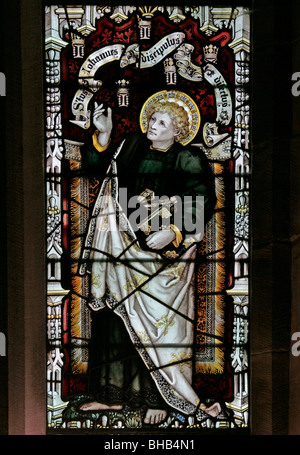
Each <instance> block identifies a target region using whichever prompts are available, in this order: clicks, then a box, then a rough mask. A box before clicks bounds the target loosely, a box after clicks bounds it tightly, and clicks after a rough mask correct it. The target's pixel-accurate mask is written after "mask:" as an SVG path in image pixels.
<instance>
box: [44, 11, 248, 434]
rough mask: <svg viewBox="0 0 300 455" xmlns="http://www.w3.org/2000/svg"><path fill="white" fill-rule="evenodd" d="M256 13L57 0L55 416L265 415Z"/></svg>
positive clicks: (69, 424) (49, 165)
mask: <svg viewBox="0 0 300 455" xmlns="http://www.w3.org/2000/svg"><path fill="white" fill-rule="evenodd" d="M249 64H250V13H249V10H248V9H247V8H245V7H242V6H241V7H239V6H236V7H234V8H233V7H232V6H230V5H228V7H215V6H209V5H208V6H193V7H187V6H186V7H183V6H159V5H158V6H124V5H121V6H98V5H86V4H84V5H72V6H61V5H49V6H46V7H45V87H46V100H45V110H46V112H45V119H46V125H45V135H46V137H45V161H46V195H47V201H46V204H47V333H48V345H47V346H48V351H47V397H48V398H47V400H48V401H47V415H48V427H49V429H54V430H55V429H57V430H60V431H62V430H66V431H67V430H68V429H74V428H78V429H80V428H85V429H91V430H93V431H96V432H99V433H101V432H103V431H106V430H109V431H112V432H113V431H114V430H115V431H116V432H117V431H118V432H119V431H124V432H125V433H126V431H132V430H137V431H141V432H143V431H151V429H152V428H155V429H157V428H159V430H160V431H162V432H163V431H166V432H174V433H175V434H176V431H178V430H182V429H184V430H186V431H196V432H200V433H201V431H203V430H208V429H214V430H216V429H218V430H219V431H220V432H222V430H224V429H228V430H231V429H236V428H247V427H248V420H249V415H248V406H249V389H248V384H249V365H248V355H249V351H248V330H249V321H248V313H249V305H248V294H249V292H248V286H249V282H248V279H249V275H248V263H249V191H250V188H249V176H250V129H249V125H250V100H249V84H250V71H249Z"/></svg>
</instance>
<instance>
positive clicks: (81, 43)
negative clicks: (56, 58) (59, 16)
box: [71, 33, 85, 58]
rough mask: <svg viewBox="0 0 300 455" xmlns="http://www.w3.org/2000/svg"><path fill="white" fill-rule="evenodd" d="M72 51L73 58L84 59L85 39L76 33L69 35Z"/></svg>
mask: <svg viewBox="0 0 300 455" xmlns="http://www.w3.org/2000/svg"><path fill="white" fill-rule="evenodd" d="M71 39H72V49H73V57H74V58H83V57H84V48H85V39H84V38H82V37H81V36H79V35H77V34H76V33H71Z"/></svg>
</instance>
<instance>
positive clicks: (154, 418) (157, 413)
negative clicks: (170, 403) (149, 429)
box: [144, 409, 167, 425]
mask: <svg viewBox="0 0 300 455" xmlns="http://www.w3.org/2000/svg"><path fill="white" fill-rule="evenodd" d="M166 417H167V411H165V410H163V409H147V412H146V415H145V418H144V422H145V423H147V424H148V423H150V424H151V425H155V424H158V423H160V422H162V421H163V420H164V419H165V418H166Z"/></svg>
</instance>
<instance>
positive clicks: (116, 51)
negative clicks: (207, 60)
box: [71, 32, 232, 129]
mask: <svg viewBox="0 0 300 455" xmlns="http://www.w3.org/2000/svg"><path fill="white" fill-rule="evenodd" d="M184 38H185V34H184V33H182V32H175V33H170V34H169V35H167V36H165V37H164V38H162V39H161V40H160V41H158V42H157V43H156V44H155V45H154V46H152V47H151V48H150V49H148V50H146V51H142V52H140V48H139V45H138V44H137V43H134V44H131V45H129V46H127V48H126V49H125V45H123V44H115V45H110V46H105V47H103V48H101V49H98V50H97V51H95V52H93V53H92V54H91V55H90V56H89V57H88V58H87V59H86V60H85V62H84V63H83V65H82V67H81V68H80V71H79V76H78V78H79V83H80V84H81V85H82V86H83V88H82V89H79V90H78V91H77V92H76V94H75V96H74V99H73V101H72V113H73V115H74V116H75V120H71V122H72V123H74V124H76V125H78V126H80V127H81V128H83V129H88V128H89V127H90V124H91V111H89V110H88V104H89V102H90V101H91V99H92V98H93V96H94V94H95V93H96V92H97V91H98V90H99V89H100V87H101V85H102V82H101V81H96V80H95V79H94V78H95V75H96V72H97V71H98V69H99V68H100V67H101V66H103V65H105V64H107V63H111V62H112V61H115V60H120V67H121V68H125V67H126V66H129V65H133V64H135V65H136V66H138V67H139V68H141V69H144V68H150V67H152V66H155V65H157V64H158V63H159V62H161V61H162V60H163V59H165V58H166V57H167V55H169V54H170V53H172V52H174V51H177V52H176V54H174V59H175V61H176V66H177V70H178V73H179V74H180V75H181V76H182V77H183V78H185V79H188V80H191V81H195V82H200V81H202V80H203V78H205V79H206V80H207V82H209V83H210V84H211V85H212V87H213V88H214V92H215V98H216V106H217V119H216V121H217V122H218V123H220V124H222V125H228V124H229V123H230V121H231V118H232V101H231V96H230V92H229V89H228V87H227V84H226V81H225V79H224V77H223V76H222V74H221V73H220V72H219V71H218V70H217V69H216V68H215V67H214V66H213V65H212V64H207V65H206V66H205V67H204V69H203V70H202V68H201V67H199V66H196V65H194V64H193V63H192V62H191V58H192V54H193V51H194V46H192V45H191V44H187V43H184V42H183V41H184Z"/></svg>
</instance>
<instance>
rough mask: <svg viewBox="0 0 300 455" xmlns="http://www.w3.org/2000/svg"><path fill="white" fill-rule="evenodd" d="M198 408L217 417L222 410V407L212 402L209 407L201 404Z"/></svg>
mask: <svg viewBox="0 0 300 455" xmlns="http://www.w3.org/2000/svg"><path fill="white" fill-rule="evenodd" d="M200 408H201V410H202V411H204V412H206V414H208V415H210V416H211V417H217V416H218V415H219V414H220V412H221V411H222V408H221V406H220V404H219V403H214V404H213V405H212V406H210V407H209V408H208V407H207V406H205V405H204V404H202V405H201V406H200Z"/></svg>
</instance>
